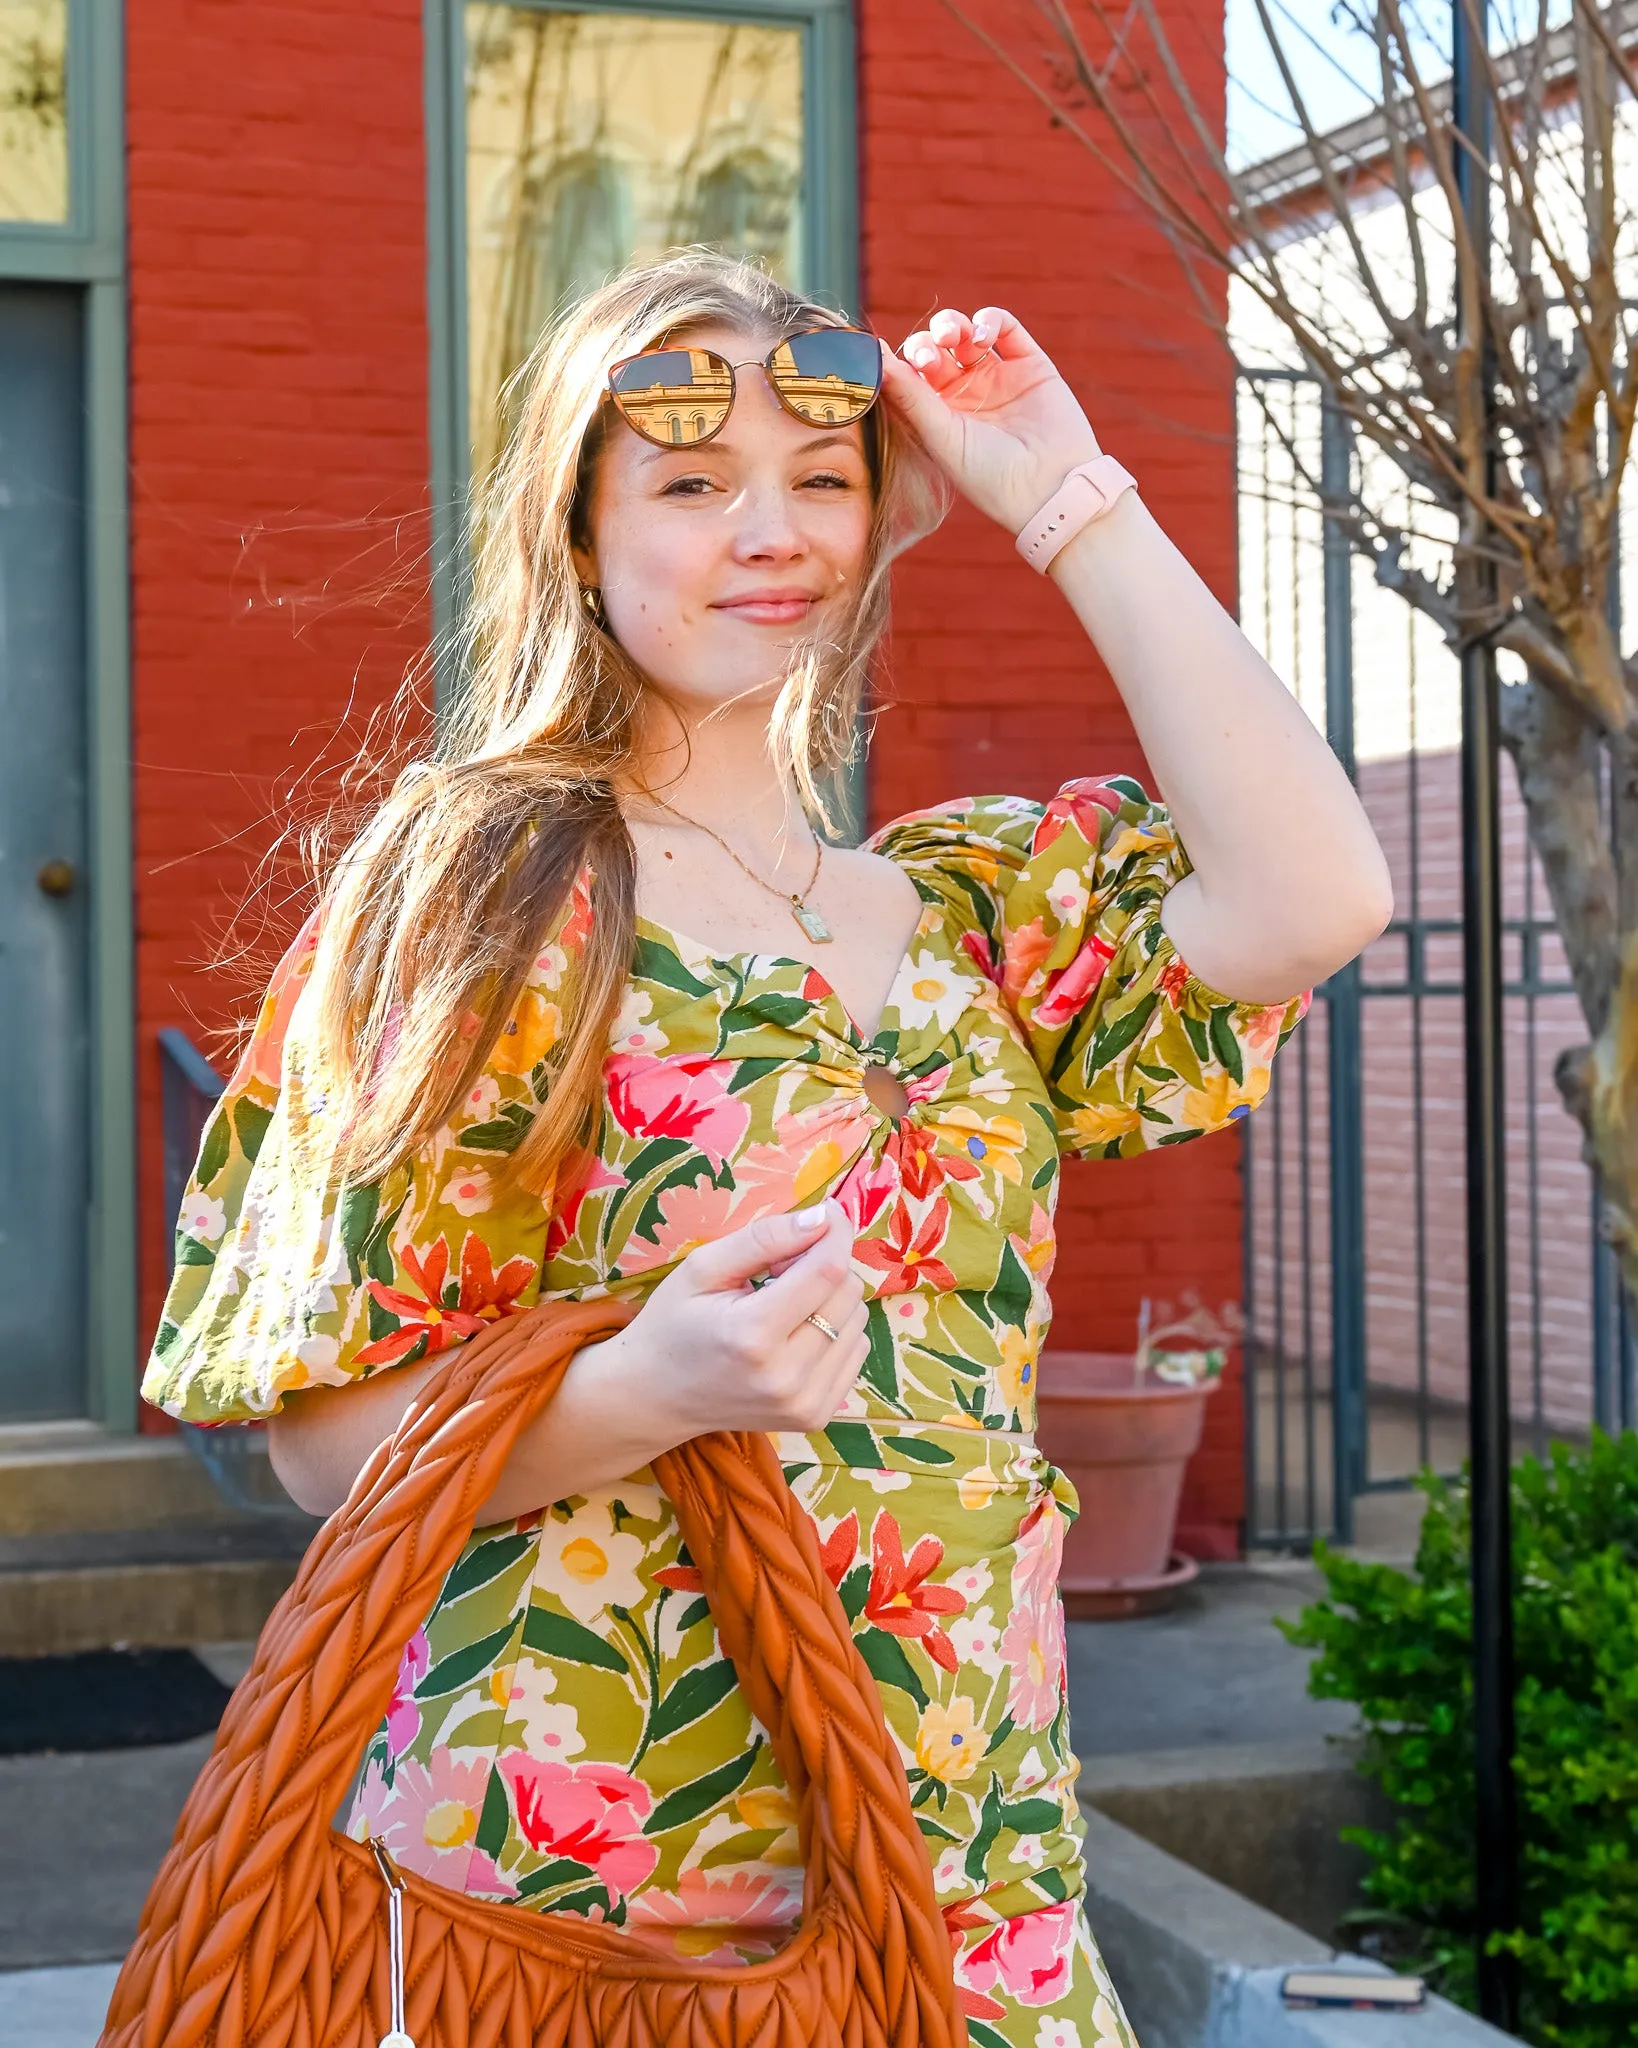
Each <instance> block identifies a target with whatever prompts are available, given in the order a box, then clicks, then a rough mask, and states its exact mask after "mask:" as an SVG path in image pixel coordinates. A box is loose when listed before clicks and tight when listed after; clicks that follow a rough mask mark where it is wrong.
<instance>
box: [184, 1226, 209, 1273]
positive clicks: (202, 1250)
mask: <svg viewBox="0 0 1638 2048" xmlns="http://www.w3.org/2000/svg"><path fill="white" fill-rule="evenodd" d="M176 1263H177V1264H178V1265H179V1266H214V1265H215V1264H216V1254H215V1253H214V1252H213V1251H212V1250H211V1248H210V1246H209V1245H208V1244H201V1243H200V1242H199V1240H198V1238H196V1237H189V1236H188V1234H187V1232H186V1231H185V1230H179V1231H178V1232H177V1233H176Z"/></svg>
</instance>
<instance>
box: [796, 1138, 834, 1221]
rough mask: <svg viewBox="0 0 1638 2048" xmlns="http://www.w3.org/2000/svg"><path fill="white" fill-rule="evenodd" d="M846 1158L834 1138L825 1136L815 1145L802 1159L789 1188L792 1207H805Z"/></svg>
mask: <svg viewBox="0 0 1638 2048" xmlns="http://www.w3.org/2000/svg"><path fill="white" fill-rule="evenodd" d="M846 1158H847V1154H846V1153H845V1152H844V1151H843V1150H842V1148H841V1146H840V1145H838V1144H837V1142H836V1140H835V1139H834V1138H825V1139H823V1140H821V1142H820V1143H819V1144H817V1145H815V1146H814V1148H813V1150H812V1151H811V1152H810V1153H809V1154H808V1155H807V1157H806V1158H805V1159H804V1160H803V1161H802V1165H801V1169H800V1171H799V1172H798V1173H797V1176H796V1181H795V1185H794V1186H793V1187H792V1189H791V1205H792V1207H793V1208H797V1209H800V1208H803V1207H805V1206H806V1204H807V1203H809V1202H811V1201H812V1200H813V1198H814V1196H815V1195H816V1194H818V1193H819V1191H820V1190H821V1189H822V1188H828V1187H829V1186H830V1184H831V1182H832V1181H833V1180H835V1178H836V1176H837V1175H838V1174H839V1173H840V1172H841V1170H842V1167H843V1164H844V1163H845V1161H846Z"/></svg>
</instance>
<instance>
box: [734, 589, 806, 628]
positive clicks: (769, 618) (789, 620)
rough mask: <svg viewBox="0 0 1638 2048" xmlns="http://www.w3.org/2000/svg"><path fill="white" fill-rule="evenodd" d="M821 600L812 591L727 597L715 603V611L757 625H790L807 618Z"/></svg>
mask: <svg viewBox="0 0 1638 2048" xmlns="http://www.w3.org/2000/svg"><path fill="white" fill-rule="evenodd" d="M818 602H819V600H818V598H817V597H815V596H813V595H812V593H811V592H808V591H802V592H799V593H794V594H778V595H769V596H764V597H732V598H725V599H724V600H723V601H722V602H721V603H720V604H717V605H713V606H712V610H713V611H720V612H728V613H729V614H731V615H732V616H733V617H735V618H741V619H749V620H751V621H752V623H753V624H757V625H788V624H794V623H795V622H796V621H797V620H799V619H803V618H806V616H807V614H808V613H809V612H810V611H812V609H813V607H814V606H815V605H816V604H817V603H818Z"/></svg>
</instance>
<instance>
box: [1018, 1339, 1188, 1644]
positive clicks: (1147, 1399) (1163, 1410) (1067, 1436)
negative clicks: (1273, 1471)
mask: <svg viewBox="0 0 1638 2048" xmlns="http://www.w3.org/2000/svg"><path fill="white" fill-rule="evenodd" d="M1216 1385H1217V1382H1216V1381H1215V1380H1208V1381H1207V1382H1206V1383H1205V1384H1204V1385H1202V1386H1198V1387H1173V1386H1164V1385H1161V1384H1159V1383H1157V1382H1155V1381H1153V1380H1150V1381H1147V1382H1146V1383H1145V1384H1143V1385H1141V1386H1137V1385H1134V1384H1133V1379H1132V1357H1131V1353H1130V1352H1124V1351H1122V1352H1112V1351H1049V1352H1048V1353H1047V1354H1046V1355H1045V1356H1044V1357H1043V1358H1042V1360H1041V1379H1040V1392H1039V1394H1038V1395H1037V1397H1036V1399H1037V1412H1038V1423H1037V1432H1036V1433H1037V1436H1038V1438H1039V1440H1040V1444H1041V1448H1042V1450H1043V1451H1044V1452H1045V1453H1046V1455H1047V1456H1048V1457H1049V1458H1050V1459H1051V1460H1052V1462H1053V1464H1055V1465H1057V1466H1059V1467H1060V1468H1061V1469H1062V1470H1063V1471H1064V1472H1066V1473H1067V1474H1068V1475H1069V1478H1070V1480H1071V1481H1072V1482H1073V1484H1074V1487H1075V1491H1076V1492H1077V1493H1078V1494H1079V1495H1080V1502H1081V1512H1080V1516H1079V1519H1078V1520H1077V1521H1076V1522H1075V1523H1074V1524H1073V1526H1072V1527H1071V1528H1070V1529H1069V1531H1068V1533H1067V1534H1066V1536H1065V1538H1064V1562H1063V1576H1062V1578H1061V1580H1060V1581H1059V1583H1060V1585H1061V1587H1062V1590H1063V1594H1064V1604H1065V1606H1066V1607H1067V1608H1068V1610H1069V1612H1070V1613H1072V1614H1074V1613H1077V1612H1081V1613H1092V1614H1098V1613H1115V1612H1118V1613H1132V1612H1136V1611H1137V1607H1136V1605H1135V1604H1134V1602H1133V1601H1132V1600H1124V1601H1119V1600H1118V1601H1115V1602H1114V1603H1113V1604H1110V1603H1109V1602H1108V1601H1107V1599H1106V1598H1105V1596H1108V1595H1110V1594H1112V1593H1117V1592H1119V1591H1120V1589H1122V1588H1127V1589H1131V1591H1132V1592H1134V1593H1136V1592H1138V1591H1140V1590H1150V1589H1152V1590H1154V1591H1155V1592H1157V1593H1164V1592H1168V1591H1170V1590H1172V1589H1174V1588H1175V1587H1176V1586H1178V1585H1180V1584H1182V1583H1184V1582H1185V1581H1186V1580H1187V1579H1190V1578H1192V1577H1193V1576H1194V1566H1193V1564H1192V1561H1190V1560H1188V1559H1180V1558H1174V1556H1173V1553H1172V1537H1173V1534H1174V1532H1175V1531H1176V1528H1177V1504H1178V1498H1179V1496H1180V1494H1181V1493H1182V1490H1183V1468H1184V1467H1185V1466H1186V1465H1187V1464H1188V1462H1189V1459H1190V1458H1191V1457H1192V1456H1193V1455H1194V1453H1195V1451H1196V1450H1197V1449H1198V1448H1199V1445H1200V1435H1201V1431H1202V1429H1203V1428H1204V1426H1205V1420H1206V1403H1207V1401H1208V1400H1209V1399H1210V1398H1211V1395H1212V1392H1213V1390H1214V1388H1215V1387H1216Z"/></svg>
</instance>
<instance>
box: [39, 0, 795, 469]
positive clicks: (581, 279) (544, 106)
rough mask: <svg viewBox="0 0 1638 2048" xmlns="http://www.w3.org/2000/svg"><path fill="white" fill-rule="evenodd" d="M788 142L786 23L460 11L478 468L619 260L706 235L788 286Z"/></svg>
mask: <svg viewBox="0 0 1638 2048" xmlns="http://www.w3.org/2000/svg"><path fill="white" fill-rule="evenodd" d="M0 4H4V0H0ZM802 147H803V137H802V31H801V30H800V28H796V27H791V28H784V27H777V26H769V25H766V24H763V23H746V22H739V23H726V22H721V21H691V20H689V19H688V18H687V17H686V16H682V15H670V14H663V15H640V14H626V13H619V14H614V13H608V14H604V13H596V12H592V11H590V10H588V11H586V12H584V13H566V12H559V11H557V10H556V9H553V10H550V11H548V10H541V9H534V8H527V7H518V6H510V5H494V4H490V0H481V4H471V5H469V6H468V7H467V9H466V190H467V323H468V361H469V366H470V391H469V403H470V408H471V434H472V473H473V476H474V478H481V477H483V476H484V475H486V474H487V472H488V470H489V468H490V467H491V465H492V464H493V462H494V460H495V456H496V454H497V452H498V450H499V447H500V445H501V443H502V440H503V438H504V434H505V430H506V426H507V421H506V418H505V415H504V407H503V400H502V392H503V390H504V387H505V385H506V381H507V379H508V378H509V377H510V376H511V374H512V372H513V371H514V370H515V369H516V368H517V367H518V365H519V364H520V363H521V362H522V361H523V359H524V357H525V356H526V355H527V354H528V353H529V350H530V349H531V347H533V345H534V343H535V340H536V338H537V337H538V336H539V334H540V331H541V329H542V328H543V327H544V326H545V324H546V323H547V322H548V321H549V320H550V319H551V317H552V315H553V313H554V312H555V311H557V309H558V308H559V307H560V306H562V305H564V304H566V303H568V302H569V301H571V300H573V299H574V298H576V297H578V296H580V295H581V294H582V293H584V292H586V291H588V290H589V289H591V288H592V287H593V286H595V285H597V284H600V283H601V282H602V280H603V279H604V278H605V277H607V276H608V275H609V273H610V272H611V271H615V270H618V269H619V268H620V266H621V265H622V264H624V263H626V262H628V261H630V260H631V259H632V258H634V257H639V258H640V257H650V256H658V255H660V254H661V253H662V252H663V251H664V250H666V249H668V248H671V247H673V246H674V245H675V244H677V243H681V242H709V243H711V244H713V245H714V246H715V247H718V248H723V249H730V250H733V251H735V252H736V253H741V254H745V255H749V256H756V257H758V258H760V259H761V260H762V261H763V262H764V263H765V264H766V265H767V266H768V268H769V269H770V270H771V271H772V272H773V273H774V275H775V276H776V277H779V278H781V279H783V280H785V281H787V282H797V283H800V282H801V278H800V275H799V270H800V256H799V251H800V248H801V235H802V220H801V203H802Z"/></svg>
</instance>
